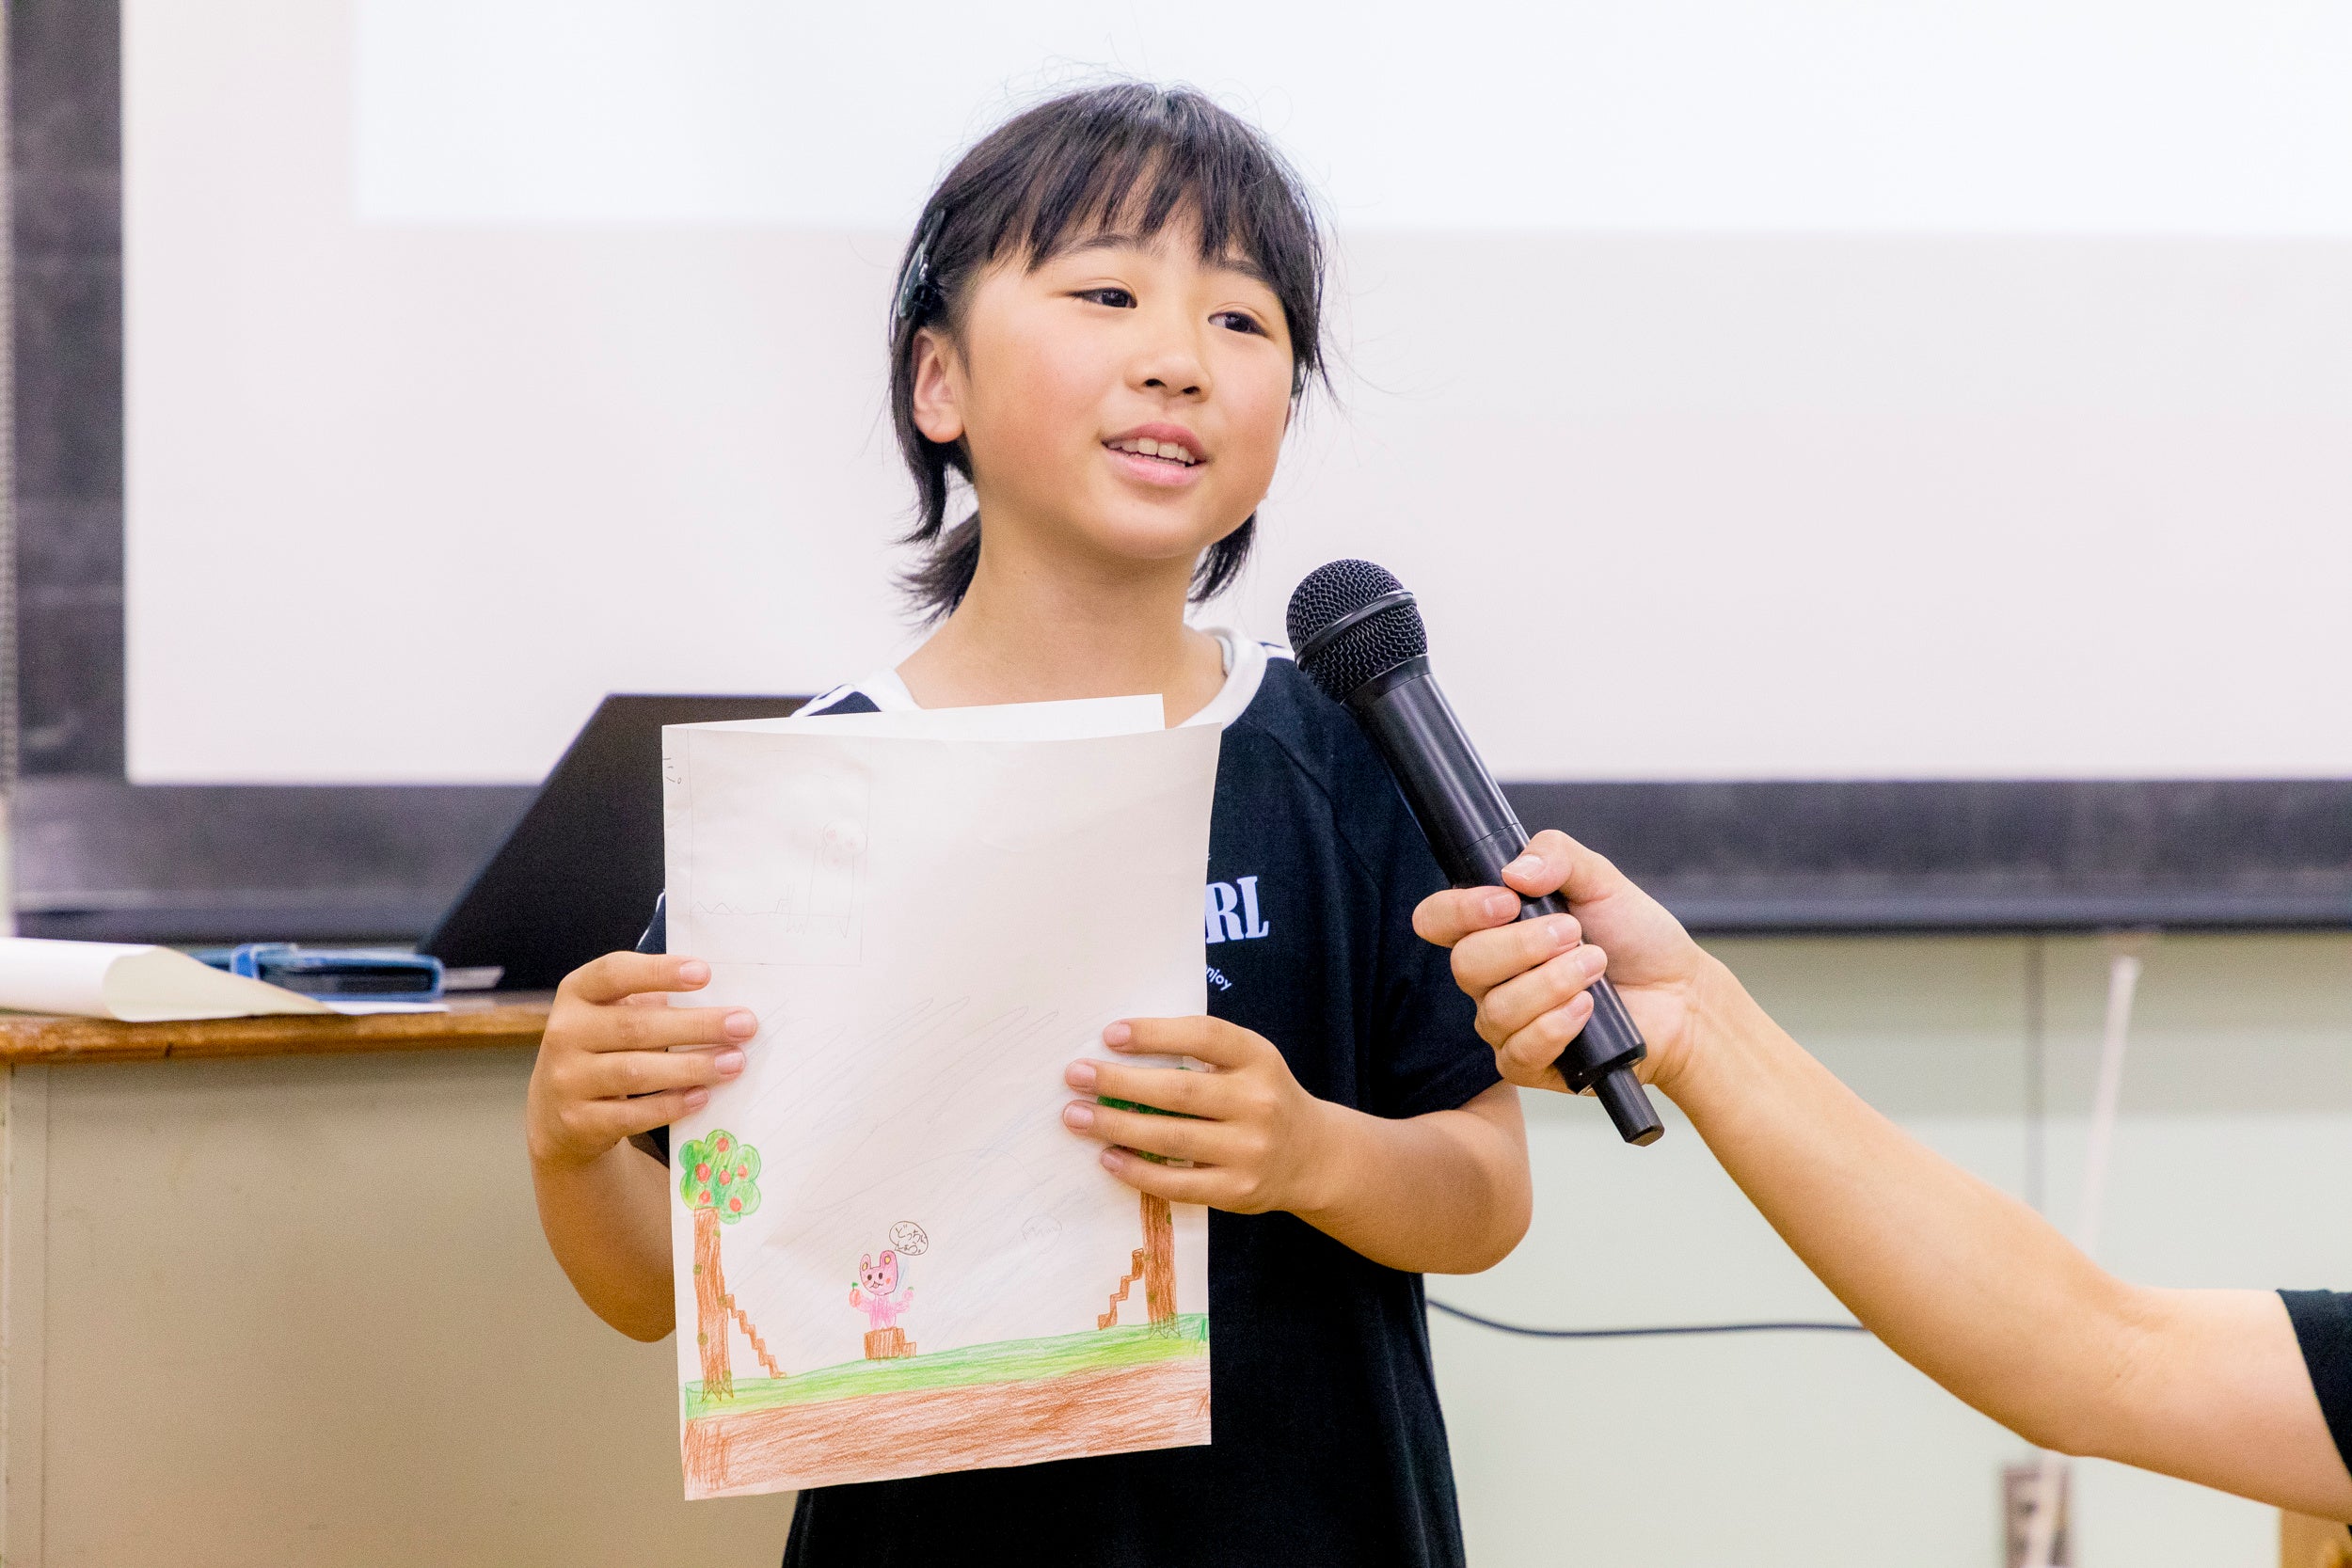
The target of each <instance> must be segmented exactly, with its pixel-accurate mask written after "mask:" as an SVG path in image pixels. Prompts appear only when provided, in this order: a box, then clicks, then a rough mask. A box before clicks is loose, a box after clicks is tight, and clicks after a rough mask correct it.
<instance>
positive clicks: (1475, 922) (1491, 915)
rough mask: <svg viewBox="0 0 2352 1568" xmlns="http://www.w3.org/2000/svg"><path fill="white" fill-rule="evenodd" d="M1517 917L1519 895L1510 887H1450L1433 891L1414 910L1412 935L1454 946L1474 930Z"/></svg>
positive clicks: (1438, 943)
mask: <svg viewBox="0 0 2352 1568" xmlns="http://www.w3.org/2000/svg"><path fill="white" fill-rule="evenodd" d="M1518 917H1519V899H1518V895H1517V894H1515V893H1513V892H1511V891H1510V890H1509V889H1507V888H1499V887H1450V888H1447V889H1446V890H1445V891H1444V892H1442V893H1433V894H1431V895H1429V896H1428V897H1426V898H1424V899H1422V901H1421V904H1420V907H1419V908H1417V909H1415V910H1414V911H1413V934H1414V935H1416V936H1418V937H1420V938H1421V940H1422V941H1423V942H1435V943H1437V945H1438V946H1439V947H1451V946H1453V945H1454V943H1455V942H1460V941H1461V940H1462V939H1463V938H1464V937H1467V936H1469V935H1470V933H1471V932H1473V931H1484V930H1486V929H1488V928H1490V927H1496V926H1506V925H1508V924H1510V923H1511V922H1512V921H1514V920H1517V919H1518Z"/></svg>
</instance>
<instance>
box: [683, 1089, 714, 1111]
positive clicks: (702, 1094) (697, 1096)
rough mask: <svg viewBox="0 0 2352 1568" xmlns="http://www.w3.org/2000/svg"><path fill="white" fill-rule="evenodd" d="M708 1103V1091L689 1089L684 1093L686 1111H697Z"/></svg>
mask: <svg viewBox="0 0 2352 1568" xmlns="http://www.w3.org/2000/svg"><path fill="white" fill-rule="evenodd" d="M709 1103H710V1091H709V1090H708V1089H689V1090H687V1091H686V1108H687V1109H688V1110H690V1111H699V1110H701V1109H702V1108H703V1107H704V1106H706V1105H707V1104H709Z"/></svg>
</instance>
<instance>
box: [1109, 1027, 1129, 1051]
mask: <svg viewBox="0 0 2352 1568" xmlns="http://www.w3.org/2000/svg"><path fill="white" fill-rule="evenodd" d="M1135 1037H1136V1032H1135V1031H1134V1030H1133V1029H1131V1028H1129V1027H1128V1026H1127V1025H1126V1024H1124V1023H1114V1024H1112V1025H1111V1026H1110V1027H1109V1028H1107V1029H1105V1030H1104V1031H1103V1043H1104V1045H1107V1046H1109V1047H1111V1048H1112V1049H1114V1050H1116V1049H1118V1048H1119V1047H1120V1046H1122V1045H1125V1044H1126V1043H1127V1042H1128V1041H1129V1040H1131V1039H1134V1038H1135Z"/></svg>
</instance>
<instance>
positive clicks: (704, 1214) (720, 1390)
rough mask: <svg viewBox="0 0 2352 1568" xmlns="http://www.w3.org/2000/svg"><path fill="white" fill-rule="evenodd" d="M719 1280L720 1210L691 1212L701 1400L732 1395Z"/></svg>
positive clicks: (725, 1327)
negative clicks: (701, 1377)
mask: <svg viewBox="0 0 2352 1568" xmlns="http://www.w3.org/2000/svg"><path fill="white" fill-rule="evenodd" d="M725 1291H726V1286H725V1284H724V1282H723V1281H722V1280H721V1279H720V1277H719V1211H717V1210H716V1209H697V1210H695V1211H694V1343H695V1344H696V1345H698V1346H700V1347H701V1349H702V1354H703V1398H705V1399H707V1400H720V1399H726V1398H728V1397H729V1396H730V1395H732V1394H733V1393H734V1392H735V1374H734V1373H733V1372H732V1371H730V1370H728V1366H727V1313H726V1305H725V1303H724V1302H723V1300H722V1299H721V1298H722V1297H723V1295H724V1293H725Z"/></svg>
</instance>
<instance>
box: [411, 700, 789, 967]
mask: <svg viewBox="0 0 2352 1568" xmlns="http://www.w3.org/2000/svg"><path fill="white" fill-rule="evenodd" d="M806 701H808V699H807V698H805V697H650V696H618V695H616V696H611V697H607V698H606V699H605V700H604V701H603V702H602V703H600V704H598V705H597V706H596V712H595V713H594V714H592V715H590V716H589V720H588V722H587V724H586V725H585V726H584V727H583V728H582V729H581V730H580V734H579V735H578V736H574V737H573V739H572V743H571V745H570V746H569V747H567V748H565V750H564V756H563V759H562V760H561V761H559V762H558V763H556V765H555V769H554V771H553V772H550V773H549V774H548V782H547V783H546V784H541V785H540V786H539V793H538V796H537V798H535V799H534V800H532V802H531V809H530V810H528V811H526V812H524V813H523V817H522V820H521V821H520V822H517V823H516V825H515V831H514V832H511V833H509V834H507V836H506V842H505V843H503V844H501V845H500V846H499V847H498V849H497V850H496V851H495V852H494V853H493V854H492V855H491V856H490V858H489V860H487V861H486V862H485V863H483V867H482V869H481V870H479V871H477V872H475V873H474V877H473V880H472V881H471V882H469V884H467V887H466V891H465V892H463V893H461V894H459V895H457V901H456V902H455V903H454V904H452V905H451V906H450V907H449V909H448V911H447V912H445V913H444V914H443V915H442V916H441V918H440V920H439V922H438V923H437V924H436V925H435V926H434V927H433V929H432V931H431V933H430V934H428V935H427V936H426V937H425V939H424V941H422V942H419V943H418V944H417V951H418V952H420V953H429V954H431V955H432V956H433V957H435V958H438V959H440V960H441V962H442V963H443V964H444V965H446V966H447V967H449V968H451V969H478V968H486V967H489V966H491V965H496V966H497V967H499V968H501V969H503V970H504V971H505V972H506V973H505V974H504V976H503V977H502V978H501V980H500V981H499V986H500V989H501V990H553V989H554V988H555V983H556V982H557V981H559V980H561V979H563V978H564V975H566V974H570V973H571V972H572V971H573V970H575V969H578V968H579V967H580V965H581V964H584V963H586V962H587V961H588V960H589V959H590V958H595V957H596V955H597V954H599V953H610V952H612V950H613V949H614V948H616V947H633V946H635V945H636V944H637V939H638V937H639V935H640V934H642V933H643V932H644V928H645V921H646V919H647V918H648V917H649V916H650V915H651V914H652V913H653V901H654V898H655V897H656V895H659V894H660V892H661V726H662V725H664V724H704V723H709V722H711V721H716V720H722V719H778V718H782V717H783V716H785V715H786V714H788V713H790V712H792V711H793V710H794V709H796V708H798V707H799V706H800V705H802V704H803V703H805V702H806Z"/></svg>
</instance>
